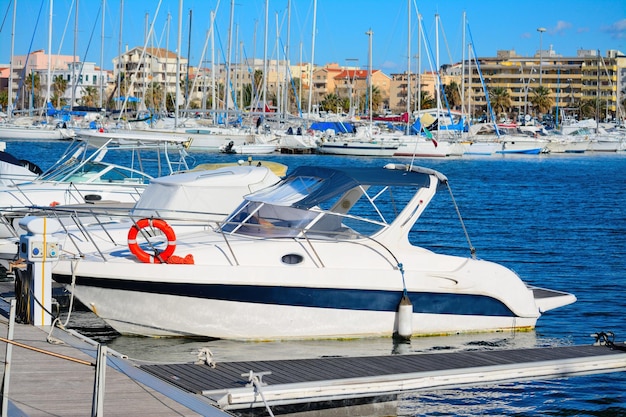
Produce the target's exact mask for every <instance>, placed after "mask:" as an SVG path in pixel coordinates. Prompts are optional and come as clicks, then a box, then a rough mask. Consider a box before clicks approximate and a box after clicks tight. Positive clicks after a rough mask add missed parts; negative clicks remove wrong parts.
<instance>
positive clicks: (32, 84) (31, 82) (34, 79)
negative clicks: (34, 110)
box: [24, 71, 41, 107]
mask: <svg viewBox="0 0 626 417" xmlns="http://www.w3.org/2000/svg"><path fill="white" fill-rule="evenodd" d="M24 86H25V87H26V91H27V92H28V95H29V96H31V95H32V97H33V106H34V107H37V102H38V101H39V99H40V96H39V90H40V88H41V77H40V76H39V74H38V73H36V72H32V71H31V73H30V74H28V77H26V82H25V85H24Z"/></svg>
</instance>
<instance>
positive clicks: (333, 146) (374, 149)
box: [317, 141, 398, 156]
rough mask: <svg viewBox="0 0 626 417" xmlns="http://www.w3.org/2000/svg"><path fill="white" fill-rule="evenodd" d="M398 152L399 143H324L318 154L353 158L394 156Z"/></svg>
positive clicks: (319, 147)
mask: <svg viewBox="0 0 626 417" xmlns="http://www.w3.org/2000/svg"><path fill="white" fill-rule="evenodd" d="M397 150H398V144H397V143H392V144H386V143H384V142H356V141H344V142H341V141H337V142H324V143H321V144H320V145H318V147H317V152H318V153H323V154H329V155H352V156H393V155H394V154H395V152H396V151H397Z"/></svg>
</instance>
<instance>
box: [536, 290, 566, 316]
mask: <svg viewBox="0 0 626 417" xmlns="http://www.w3.org/2000/svg"><path fill="white" fill-rule="evenodd" d="M529 289H530V290H531V291H532V292H533V297H534V298H535V304H536V305H537V308H538V309H539V312H540V313H542V314H543V313H545V312H546V311H549V310H554V309H555V308H559V307H564V306H566V305H568V304H572V303H574V302H576V296H575V295H574V294H570V293H567V292H562V291H556V290H550V289H547V288H539V287H529Z"/></svg>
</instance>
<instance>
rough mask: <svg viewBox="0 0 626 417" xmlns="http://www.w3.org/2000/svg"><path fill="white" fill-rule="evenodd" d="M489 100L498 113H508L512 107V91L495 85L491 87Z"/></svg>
mask: <svg viewBox="0 0 626 417" xmlns="http://www.w3.org/2000/svg"><path fill="white" fill-rule="evenodd" d="M489 101H490V102H491V105H492V106H493V108H494V109H495V110H496V112H497V113H506V111H507V109H508V108H509V107H511V93H510V91H509V89H507V88H502V87H494V88H491V89H489Z"/></svg>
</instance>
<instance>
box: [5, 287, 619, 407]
mask: <svg viewBox="0 0 626 417" xmlns="http://www.w3.org/2000/svg"><path fill="white" fill-rule="evenodd" d="M9 285H12V284H10V283H9V284H7V283H0V295H4V296H5V298H0V336H1V337H6V335H7V331H8V306H9V304H8V299H7V297H6V295H7V294H9V293H10V291H11V289H10V287H9ZM49 330H50V329H49V328H48V329H45V328H38V327H34V326H30V325H24V324H17V325H16V326H15V328H14V331H15V334H14V338H13V340H15V341H18V342H20V343H23V344H25V345H28V346H32V347H33V348H36V349H40V350H41V351H48V352H54V353H56V354H58V355H63V356H66V357H71V358H75V359H78V360H82V361H87V362H88V363H87V364H81V363H75V362H71V361H68V360H65V359H62V358H58V357H54V356H49V355H46V354H43V353H41V352H37V351H32V350H27V349H24V348H22V347H18V346H13V347H12V349H13V356H12V361H11V364H10V365H11V368H10V383H9V392H8V397H9V399H10V407H9V412H8V415H7V417H9V416H11V417H12V416H31V417H38V416H88V415H91V410H92V399H93V390H94V381H95V367H94V366H92V365H93V364H95V358H96V355H97V346H96V345H95V344H94V342H93V341H90V340H88V339H87V338H84V337H82V336H81V335H79V334H77V333H76V332H72V331H64V330H61V329H56V328H55V329H54V331H53V333H52V336H53V337H54V338H55V339H56V340H58V341H59V343H50V342H49V341H48V334H49ZM6 349H7V344H6V343H3V344H2V354H3V360H4V358H5V357H6V356H4V353H5V352H6ZM121 353H122V354H123V353H124V352H121ZM623 370H626V345H624V344H623V343H618V344H615V345H613V346H607V345H599V346H593V345H583V346H558V347H549V348H545V347H542V348H526V349H514V350H485V351H462V352H444V353H416V354H400V355H385V356H367V357H347V356H338V357H321V358H311V359H288V360H267V361H263V360H257V361H237V362H235V361H233V362H217V363H216V364H215V366H209V365H208V364H206V363H201V364H197V363H175V364H135V363H133V362H131V361H130V360H128V359H126V358H124V357H121V356H120V355H119V354H117V352H112V353H111V354H110V355H109V356H108V357H107V370H106V379H105V394H104V415H106V416H155V417H158V416H198V415H203V416H224V415H229V414H228V413H234V414H237V413H238V412H244V411H245V412H248V414H250V412H253V414H254V413H256V414H257V415H268V414H267V410H266V408H265V407H266V405H268V404H269V406H270V407H275V408H276V409H281V408H282V409H287V407H289V406H297V405H298V404H300V405H302V404H312V403H315V404H322V403H326V404H335V405H340V406H341V405H342V404H347V403H346V401H348V400H353V401H355V402H358V401H363V400H364V399H367V398H371V399H373V398H379V399H380V398H386V399H391V400H390V401H393V398H394V396H395V395H397V394H398V393H404V392H410V391H423V390H435V389H440V388H454V387H461V386H472V385H482V384H490V383H499V382H510V381H520V380H528V379H540V378H557V377H566V376H573V375H580V374H591V373H606V372H615V371H623ZM0 372H2V373H3V372H4V363H3V366H2V371H0ZM251 372H252V374H251ZM254 375H258V376H260V378H261V381H258V380H257V383H258V382H262V383H261V384H257V385H256V386H255V385H253V384H249V382H250V381H249V377H250V376H254ZM266 402H267V403H266ZM385 413H386V415H388V414H389V411H385Z"/></svg>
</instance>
